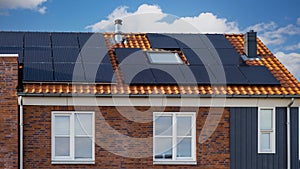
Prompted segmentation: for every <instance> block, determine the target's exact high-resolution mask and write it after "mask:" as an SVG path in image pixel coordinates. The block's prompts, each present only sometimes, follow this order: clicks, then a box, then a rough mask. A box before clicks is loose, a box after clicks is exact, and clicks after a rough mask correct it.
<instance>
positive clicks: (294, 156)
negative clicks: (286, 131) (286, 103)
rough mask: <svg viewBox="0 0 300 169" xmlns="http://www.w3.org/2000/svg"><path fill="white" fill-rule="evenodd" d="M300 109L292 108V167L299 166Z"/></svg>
mask: <svg viewBox="0 0 300 169" xmlns="http://www.w3.org/2000/svg"><path fill="white" fill-rule="evenodd" d="M298 116H299V111H298V108H291V168H293V169H294V168H295V169H298V168H299V155H298V151H299V140H298V139H299V131H298V130H299V126H298V125H299V117H298Z"/></svg>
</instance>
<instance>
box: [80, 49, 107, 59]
mask: <svg viewBox="0 0 300 169" xmlns="http://www.w3.org/2000/svg"><path fill="white" fill-rule="evenodd" d="M80 55H81V58H82V62H84V63H111V62H110V56H109V53H108V50H107V48H92V47H91V48H84V49H81V50H80Z"/></svg>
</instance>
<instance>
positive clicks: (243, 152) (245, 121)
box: [230, 107, 299, 169]
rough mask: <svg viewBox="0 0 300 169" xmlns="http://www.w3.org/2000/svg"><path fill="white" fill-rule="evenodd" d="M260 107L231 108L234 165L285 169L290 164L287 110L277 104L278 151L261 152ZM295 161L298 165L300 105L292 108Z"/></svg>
mask: <svg viewBox="0 0 300 169" xmlns="http://www.w3.org/2000/svg"><path fill="white" fill-rule="evenodd" d="M257 112H258V108H253V107H252V108H251V107H249V108H230V155H231V158H230V159H231V161H230V164H231V166H230V167H231V168H232V169H285V168H286V164H287V156H286V153H287V148H286V136H287V133H286V129H287V128H286V112H287V109H286V108H285V107H282V108H276V153H275V154H258V153H257V147H258V146H257V126H258V125H257V116H258V113H257ZM291 134H292V136H291V150H292V152H291V157H292V159H291V164H292V169H298V167H299V166H298V159H299V157H298V148H299V145H298V108H292V110H291Z"/></svg>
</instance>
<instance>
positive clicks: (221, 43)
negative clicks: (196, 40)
mask: <svg viewBox="0 0 300 169" xmlns="http://www.w3.org/2000/svg"><path fill="white" fill-rule="evenodd" d="M202 40H203V41H204V43H205V44H206V45H207V46H211V45H213V46H214V48H223V49H225V48H233V46H232V45H231V44H230V42H229V41H228V40H227V39H226V37H225V36H224V35H222V34H207V35H206V37H205V36H203V37H202Z"/></svg>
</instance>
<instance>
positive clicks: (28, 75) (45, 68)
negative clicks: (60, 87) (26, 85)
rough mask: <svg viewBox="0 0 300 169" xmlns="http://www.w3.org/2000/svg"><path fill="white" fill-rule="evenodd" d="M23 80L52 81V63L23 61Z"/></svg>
mask: <svg viewBox="0 0 300 169" xmlns="http://www.w3.org/2000/svg"><path fill="white" fill-rule="evenodd" d="M23 81H25V82H26V81H30V82H52V81H54V78H53V66H52V63H24V70H23Z"/></svg>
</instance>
